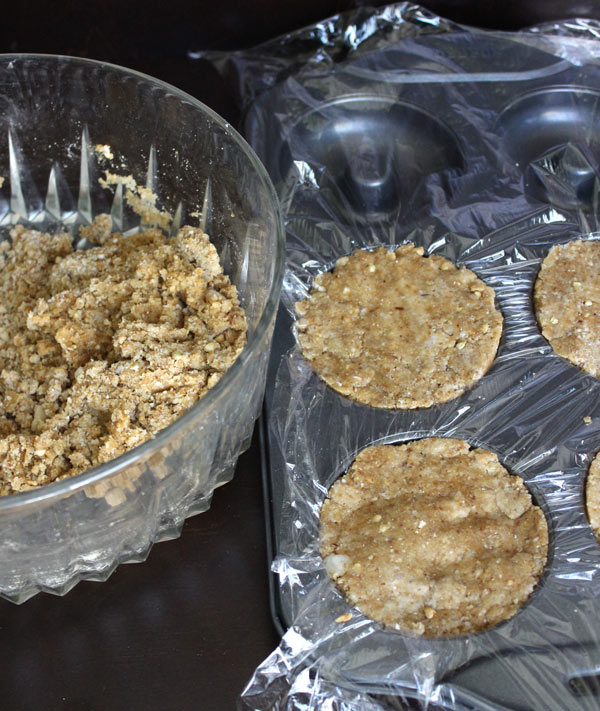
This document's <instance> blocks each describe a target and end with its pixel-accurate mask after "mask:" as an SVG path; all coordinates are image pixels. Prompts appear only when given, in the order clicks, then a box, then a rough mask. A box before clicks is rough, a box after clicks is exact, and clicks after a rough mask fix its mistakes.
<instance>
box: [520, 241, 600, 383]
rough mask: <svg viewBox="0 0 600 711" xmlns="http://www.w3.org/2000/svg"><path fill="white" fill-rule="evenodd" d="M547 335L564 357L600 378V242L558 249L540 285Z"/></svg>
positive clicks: (539, 310) (538, 306)
mask: <svg viewBox="0 0 600 711" xmlns="http://www.w3.org/2000/svg"><path fill="white" fill-rule="evenodd" d="M534 303H535V312H536V316H537V320H538V323H539V324H540V327H541V329H542V334H543V335H544V337H545V338H546V339H547V340H548V341H549V343H550V345H551V346H552V348H553V349H554V351H555V352H556V353H558V355H560V356H562V357H563V358H566V359H567V360H568V361H570V362H571V363H573V364H574V365H577V366H579V367H580V368H581V369H582V370H585V372H586V373H590V375H594V376H595V377H599V376H600V242H599V241H596V240H592V241H581V240H579V241H574V242H568V243H567V244H561V245H556V246H555V247H552V249H551V250H550V252H549V253H548V255H547V256H546V258H545V259H544V261H543V262H542V266H541V268H540V272H539V274H538V277H537V280H536V282H535V288H534Z"/></svg>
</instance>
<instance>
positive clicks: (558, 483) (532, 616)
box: [230, 5, 600, 711]
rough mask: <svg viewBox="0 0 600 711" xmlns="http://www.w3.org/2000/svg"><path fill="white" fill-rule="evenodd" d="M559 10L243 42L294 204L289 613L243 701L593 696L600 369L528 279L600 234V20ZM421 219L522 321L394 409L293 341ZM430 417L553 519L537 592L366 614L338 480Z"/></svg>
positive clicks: (286, 547)
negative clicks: (343, 588) (501, 19)
mask: <svg viewBox="0 0 600 711" xmlns="http://www.w3.org/2000/svg"><path fill="white" fill-rule="evenodd" d="M542 30H543V31H542ZM542 30H540V29H539V28H538V29H537V30H536V31H533V32H523V33H517V34H507V33H486V32H481V31H471V30H469V29H467V28H463V27H457V26H456V25H452V24H451V23H447V22H445V21H443V20H440V19H439V18H435V17H433V16H432V15H431V14H430V13H428V12H426V11H424V10H422V9H420V8H418V7H416V6H413V5H395V6H391V7H388V8H384V9H381V10H377V11H375V10H369V11H367V10H362V11H360V12H357V13H355V14H352V15H349V16H346V17H341V18H334V20H332V21H329V22H324V23H322V24H321V25H319V26H318V27H314V28H310V29H308V30H305V31H303V32H302V33H299V34H298V35H294V36H291V37H290V38H287V39H285V38H284V39H283V40H282V41H281V42H279V43H275V44H274V45H271V50H269V46H267V47H263V48H262V49H260V50H254V54H253V53H249V54H247V55H241V54H240V55H237V56H235V57H234V58H233V59H232V60H231V63H232V64H231V65H230V68H231V66H237V69H238V71H239V74H238V76H239V77H241V80H240V81H241V83H240V86H241V87H242V94H243V95H245V96H250V97H251V98H253V99H255V101H254V103H253V104H252V105H251V107H250V108H249V110H248V112H247V115H246V123H245V132H246V135H247V136H248V137H249V139H250V140H251V142H252V144H253V145H254V147H255V148H256V150H257V152H258V154H259V156H260V157H261V158H262V160H263V161H264V163H265V164H266V166H267V169H268V170H269V172H270V174H271V176H272V178H273V179H274V181H275V183H276V186H277V189H278V191H279V196H280V198H281V201H282V204H283V209H284V214H285V219H286V227H287V269H286V274H285V280H284V287H283V298H282V307H281V308H280V313H279V317H278V322H277V325H276V335H275V339H274V352H273V356H272V361H271V372H270V377H269V384H268V386H267V399H266V408H267V415H266V417H267V424H268V437H267V446H266V468H265V482H266V485H267V487H268V497H267V498H268V499H269V511H268V516H269V522H270V525H271V529H272V530H271V533H272V545H273V550H274V561H273V583H274V584H273V603H274V612H275V615H276V619H277V621H278V622H279V624H280V625H281V627H282V628H284V629H288V631H287V633H286V634H285V636H284V637H283V640H282V642H281V644H280V646H279V647H278V649H277V650H276V651H275V652H274V653H273V654H272V655H271V656H270V657H269V658H268V659H267V660H265V662H263V664H262V665H261V666H260V667H259V668H258V669H257V671H256V673H255V674H254V676H253V678H252V680H251V681H250V682H249V684H248V686H247V688H246V690H245V691H244V693H243V694H242V698H241V701H240V703H241V706H242V708H244V709H260V710H261V711H262V710H264V709H268V708H273V709H286V710H290V711H291V710H292V709H294V710H296V709H297V710H300V709H302V710H305V709H322V708H326V709H336V711H337V710H342V709H343V710H344V711H345V710H350V709H399V708H425V707H429V708H445V709H451V710H453V711H454V710H455V709H456V710H458V709H460V710H463V709H486V710H492V709H493V710H494V711H498V710H499V709H518V710H519V711H532V710H534V709H535V710H537V709H544V710H556V711H559V710H560V711H563V710H564V709H576V710H580V709H581V710H583V709H596V708H598V705H599V703H600V696H599V695H598V694H599V691H600V682H599V680H600V676H599V674H600V644H599V642H600V622H599V621H598V620H599V613H600V575H599V573H598V571H599V569H600V546H599V544H598V542H597V541H596V538H595V537H594V535H593V532H592V530H591V528H590V526H589V524H588V521H587V517H586V513H585V478H586V474H587V469H588V467H589V463H590V461H591V459H592V458H593V456H594V455H595V453H596V452H597V451H598V450H599V449H600V381H599V380H597V379H595V378H593V377H591V376H589V375H586V374H585V373H584V372H583V371H581V370H579V369H578V368H576V367H575V366H573V365H571V364H569V363H568V362H567V361H565V360H564V359H562V358H560V357H559V356H557V355H556V354H555V353H554V352H553V350H552V348H551V347H550V345H549V343H548V342H547V341H546V340H545V339H544V338H543V336H542V335H541V332H540V329H539V327H538V325H537V322H536V319H535V314H534V311H533V303H532V289H533V284H534V282H535V279H536V276H537V273H538V270H539V265H540V262H541V260H542V259H543V258H544V257H545V255H546V254H547V253H548V251H549V249H550V248H551V247H552V246H553V245H555V244H558V243H565V242H568V241H570V240H572V239H597V238H599V237H600V234H599V233H598V232H597V229H598V227H599V226H598V224H597V214H598V185H599V183H598V172H597V169H598V159H599V157H600V130H599V129H598V126H599V125H600V122H599V120H598V119H599V118H600V66H599V64H598V61H597V59H596V58H597V57H598V56H599V55H598V52H599V50H600V43H598V41H597V39H596V37H597V35H598V26H597V25H595V24H594V23H589V22H588V23H585V22H581V21H573V22H569V23H564V24H563V25H552V26H549V27H546V28H542ZM307 38H310V43H311V44H310V51H309V50H308V49H307V44H306V42H308V39H307ZM357 38H359V39H360V41H358V39H357ZM301 40H302V41H301ZM299 42H300V44H298V43H299ZM286 43H287V44H286ZM299 47H302V48H303V51H304V54H302V53H300V54H298V52H299V51H300V50H299ZM286 48H287V49H289V52H288V53H287V54H286ZM342 50H343V51H342ZM269 51H272V56H273V57H274V59H273V62H274V64H277V67H278V69H277V71H276V72H273V73H272V74H270V75H269V76H270V77H271V79H270V80H269V82H265V80H263V79H261V80H259V81H257V82H256V83H255V84H254V85H252V86H251V84H252V82H251V78H252V71H251V70H250V69H249V67H250V66H251V64H252V60H253V58H256V57H257V56H259V55H265V54H267V53H268V52H269ZM294 52H296V53H294ZM299 56H301V61H300V60H298V57H299ZM286 67H287V70H288V71H287V72H286V71H285V68H286ZM242 80H243V81H242ZM267 84H268V85H267ZM408 241H410V242H413V243H415V244H417V245H421V246H423V247H424V249H425V253H426V254H439V255H441V256H444V257H446V258H448V259H450V260H452V261H453V262H455V263H457V264H459V265H464V266H467V267H468V268H469V269H471V270H473V271H474V272H475V273H476V274H477V275H478V276H479V277H481V279H483V280H484V282H485V283H486V284H488V285H489V286H490V287H492V288H493V289H494V291H495V294H496V300H497V305H498V307H499V308H500V310H501V311H502V314H503V317H504V327H503V335H502V339H501V342H500V346H499V350H498V353H497V356H496V359H495V361H494V363H493V365H492V367H491V369H490V371H489V372H488V373H487V374H486V375H485V376H484V377H483V378H482V379H481V380H479V381H478V382H477V383H476V384H475V385H474V386H473V387H472V388H471V389H470V390H468V391H467V392H465V393H464V394H463V395H462V396H461V397H458V398H456V399H455V400H452V401H450V402H447V403H445V404H442V405H437V406H433V407H430V408H424V409H416V410H380V409H375V408H371V407H367V406H364V405H360V404H357V403H355V402H352V401H351V400H349V399H347V398H345V397H343V396H341V395H339V394H337V393H335V392H334V391H333V390H332V389H330V388H329V387H328V386H327V385H326V384H325V383H324V382H323V381H322V380H321V379H320V378H319V377H318V375H316V374H315V372H314V371H313V369H312V368H311V366H310V365H309V363H308V362H307V361H306V360H305V359H304V358H303V356H302V354H301V353H300V351H299V349H298V346H297V344H296V339H295V326H294V321H295V316H294V308H293V305H294V303H295V302H296V301H298V300H300V299H302V298H305V297H306V295H307V293H308V291H309V289H310V287H311V284H312V282H313V279H314V277H315V275H317V274H319V273H321V272H323V271H326V270H328V269H330V268H331V267H332V266H333V265H334V263H335V261H336V260H337V259H338V258H339V257H341V256H345V255H348V254H350V253H351V252H353V251H354V250H355V249H357V248H373V247H376V246H380V245H384V246H387V247H390V248H391V247H394V246H397V245H400V244H403V243H405V242H408ZM429 436H439V437H456V438H460V439H465V440H467V441H468V442H469V443H470V444H472V445H473V446H478V447H484V448H486V449H489V450H491V451H493V452H495V453H496V454H497V455H498V457H499V459H500V461H501V462H502V463H503V465H504V466H505V467H506V468H507V469H508V470H509V471H510V472H511V473H513V474H518V475H519V476H521V477H522V478H523V479H524V480H525V483H526V486H527V488H528V490H529V491H530V493H531V495H532V497H533V499H534V500H535V502H536V503H537V504H538V505H539V506H540V507H541V508H542V510H543V511H544V513H545V515H546V518H547V521H548V526H549V537H550V540H549V555H548V561H547V565H546V568H545V572H544V574H543V577H542V578H541V580H540V582H539V584H538V586H537V587H536V589H535V591H534V593H533V595H532V596H531V598H530V599H529V601H528V602H527V603H526V604H525V605H524V606H523V607H522V608H521V609H520V610H519V611H518V612H517V614H516V615H515V616H514V617H512V618H511V619H509V620H506V621H505V622H503V623H501V624H499V625H497V626H496V627H494V628H491V629H488V630H485V631H483V632H479V633H477V634H472V635H465V636H462V637H456V638H447V639H424V638H419V637H416V636H410V635H407V634H403V633H400V632H397V631H393V630H391V629H388V628H384V627H383V626H382V625H380V624H377V623H374V622H373V621H371V620H369V619H368V618H367V617H365V616H364V615H363V614H361V613H360V612H359V611H358V610H357V609H356V608H352V607H351V606H350V604H349V603H348V602H347V601H346V600H345V599H344V597H343V596H342V595H341V594H340V593H339V592H338V590H337V589H336V587H335V586H334V585H333V583H332V582H331V580H330V578H329V576H328V574H327V572H326V571H325V568H324V565H323V561H322V559H321V556H320V555H319V547H318V525H319V514H320V508H321V505H322V502H323V500H324V498H325V496H326V494H327V490H328V488H329V486H330V485H331V484H332V483H333V482H334V481H335V480H336V478H337V477H338V476H339V475H340V474H342V473H344V472H345V471H346V470H347V468H348V466H349V465H350V464H351V462H352V461H353V459H354V458H355V457H356V455H357V454H358V453H359V452H360V451H361V450H363V449H364V448H365V447H367V446H369V445H373V444H383V443H400V442H406V441H409V440H413V439H416V438H420V437H429Z"/></svg>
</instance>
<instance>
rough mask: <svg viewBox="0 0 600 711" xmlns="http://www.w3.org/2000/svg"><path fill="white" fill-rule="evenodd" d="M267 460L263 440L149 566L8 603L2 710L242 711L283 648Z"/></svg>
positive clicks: (1, 652)
mask: <svg viewBox="0 0 600 711" xmlns="http://www.w3.org/2000/svg"><path fill="white" fill-rule="evenodd" d="M255 439H256V438H255ZM258 457H259V455H258V449H257V442H256V441H255V442H254V443H253V446H252V448H251V449H250V450H249V451H248V452H246V454H244V455H243V456H242V457H241V459H240V461H239V463H238V467H237V471H236V476H235V480H234V482H232V483H230V484H228V485H226V486H223V487H221V488H220V489H218V490H217V491H216V492H215V495H214V499H213V504H212V507H211V509H210V510H209V511H208V512H206V513H203V514H200V515H198V516H195V517H193V518H191V519H188V521H187V522H186V524H185V526H184V530H183V534H182V536H181V538H179V539H177V540H174V541H167V542H164V543H160V544H157V545H156V546H154V548H153V549H152V550H151V552H150V556H149V557H148V559H147V560H146V561H145V562H144V563H141V564H134V565H122V566H120V567H119V568H117V570H116V571H115V573H113V575H112V576H111V577H110V578H109V580H108V581H107V582H105V583H92V582H83V583H80V584H79V585H77V586H76V587H75V588H74V589H73V590H71V592H70V593H68V594H67V595H66V596H65V597H62V598H58V597H53V596H50V595H46V594H42V595H38V596H36V597H35V598H32V599H31V600H29V601H27V602H26V603H24V604H23V605H21V606H15V605H13V604H12V603H9V602H6V601H0V709H2V710H3V711H17V710H18V711H21V710H29V709H36V710H37V711H53V710H54V709H62V710H65V711H70V710H73V711H79V710H81V711H104V710H105V709H111V710H113V711H120V710H121V709H123V710H124V711H125V710H126V711H135V710H137V709H140V710H144V711H170V710H171V709H173V710H177V711H187V710H188V709H190V710H191V709H194V711H227V710H228V709H233V708H235V699H236V697H237V695H238V694H239V693H240V691H241V690H242V688H243V687H244V685H245V684H246V682H247V681H248V679H249V678H250V676H251V674H252V672H253V670H254V668H255V667H256V666H257V664H258V663H259V662H260V661H261V660H262V659H263V658H264V657H266V656H267V655H268V654H269V653H270V652H271V651H272V650H273V649H274V648H275V646H276V645H277V642H278V637H277V634H276V633H275V630H274V628H273V625H272V623H271V618H270V614H269V606H268V597H267V560H266V553H265V543H264V540H265V533H264V523H263V505H262V493H261V486H260V476H259V468H258V464H257V463H258Z"/></svg>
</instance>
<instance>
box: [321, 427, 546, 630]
mask: <svg viewBox="0 0 600 711" xmlns="http://www.w3.org/2000/svg"><path fill="white" fill-rule="evenodd" d="M320 546H321V554H322V556H323V559H324V561H325V566H326V568H327V570H328V571H329V574H330V576H331V577H332V579H333V580H334V582H335V583H336V585H337V586H338V587H339V589H340V590H341V591H342V592H343V593H344V595H345V596H346V598H347V599H348V600H349V602H350V603H351V604H352V605H354V606H356V607H358V608H359V609H360V610H361V611H362V612H363V613H364V614H365V615H367V616H368V617H370V618H371V619H373V620H375V621H377V622H382V623H383V624H385V625H389V626H392V627H394V628H395V629H398V630H401V631H404V632H409V633H413V634H417V635H424V636H427V637H440V636H442V637H444V636H453V635H458V634H465V633H472V632H476V631H477V630H482V629H485V628H487V627H491V626H493V625H495V624H497V623H498V622H500V621H502V620H505V619H508V618H509V617H512V616H513V615H514V614H515V612H517V610H518V609H519V607H520V606H521V605H522V604H523V603H524V602H525V601H526V600H527V598H528V597H529V596H530V595H531V592H532V591H533V589H534V587H535V585H536V583H537V581H538V579H539V577H540V575H541V573H542V571H543V569H544V565H545V563H546V557H547V548H548V529H547V523H546V518H545V516H544V514H543V512H542V510H541V509H540V508H539V507H537V506H535V505H534V504H533V503H532V500H531V496H530V495H529V493H528V491H527V489H526V488H525V485H524V483H523V480H522V479H521V478H520V477H518V476H513V475H510V474H509V473H508V472H507V471H506V469H504V467H503V466H502V465H501V464H500V462H499V461H498V458H497V456H496V455H495V454H493V453H492V452H489V451H487V450H484V449H471V448H470V447H469V444H468V443H467V442H464V441H462V440H456V439H445V438H429V439H422V440H417V441H414V442H410V443H408V444H403V445H399V446H396V445H383V446H373V447H368V448H367V449H365V450H363V451H362V452H361V453H360V454H359V455H358V457H357V458H356V459H355V461H354V463H353V464H352V466H351V467H350V469H349V470H348V472H347V474H346V475H344V476H343V477H341V478H340V479H339V480H338V481H337V482H335V483H334V484H333V486H332V487H331V489H330V491H329V498H328V499H327V500H326V501H325V502H324V504H323V508H322V511H321V529H320Z"/></svg>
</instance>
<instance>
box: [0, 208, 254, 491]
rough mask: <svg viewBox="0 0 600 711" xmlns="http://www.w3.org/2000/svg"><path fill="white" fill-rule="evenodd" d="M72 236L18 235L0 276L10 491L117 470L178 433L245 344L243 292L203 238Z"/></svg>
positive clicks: (4, 481)
mask: <svg viewBox="0 0 600 711" xmlns="http://www.w3.org/2000/svg"><path fill="white" fill-rule="evenodd" d="M82 232H83V234H84V236H86V237H87V238H88V239H90V240H96V241H99V242H102V245H101V246H99V247H94V248H92V249H87V250H76V251H73V248H72V244H71V237H70V236H69V235H68V234H58V235H48V234H41V233H39V232H35V231H29V230H26V229H25V228H23V227H21V226H19V227H16V228H15V229H13V230H12V232H11V236H12V246H11V245H10V244H9V243H8V242H5V243H3V245H2V248H3V255H4V260H3V264H2V265H1V266H0V289H1V290H2V294H3V297H4V298H3V300H2V304H0V341H1V343H2V349H1V351H0V494H12V493H15V492H18V491H25V490H28V489H32V488H35V487H37V486H40V485H42V484H46V483H49V482H52V481H54V480H57V479H62V478H64V477H67V476H71V475H73V474H77V473H79V472H82V471H84V470H86V469H89V468H90V467H92V466H94V465H96V464H100V463H102V462H106V461H108V460H110V459H113V458H114V457H116V456H118V455H119V454H122V453H123V452H125V451H127V450H128V449H131V448H132V447H135V446H136V445H138V444H140V443H141V442H144V441H145V440H147V439H149V438H150V437H151V436H152V435H153V434H155V433H156V432H158V431H159V430H161V429H163V428H164V427H166V426H167V425H169V424H171V422H173V421H174V420H175V419H176V418H177V417H178V416H179V415H180V414H182V413H183V412H185V410H187V409H188V408H189V407H191V406H192V405H193V404H194V403H195V402H196V401H197V400H198V399H199V398H200V397H202V395H204V393H205V392H207V390H208V389H209V388H211V387H212V386H213V385H214V384H215V383H216V382H217V381H218V380H219V379H220V378H221V376H222V374H223V373H224V372H225V371H226V370H227V368H228V367H229V366H230V365H231V364H232V363H233V361H234V360H235V358H236V357H237V355H238V353H239V352H240V351H241V350H242V348H243V346H244V344H245V342H246V320H245V316H244V312H243V311H242V309H241V307H240V305H239V301H238V298H237V292H236V289H235V286H233V285H232V284H231V283H230V281H229V278H228V277H227V276H226V275H224V274H223V270H222V267H221V265H220V263H219V258H218V254H217V252H216V249H215V248H214V246H213V245H212V244H211V243H210V241H209V239H208V237H207V235H205V234H204V233H203V232H202V230H199V229H194V228H192V227H184V228H182V229H181V230H180V231H179V233H178V235H177V236H176V237H174V238H173V239H170V240H167V239H166V238H165V237H164V236H163V234H162V232H160V231H159V230H156V229H152V230H147V231H145V232H142V233H140V234H136V235H132V236H129V237H123V236H122V235H119V234H113V235H111V234H110V218H108V220H107V219H105V218H100V219H98V220H96V221H95V224H94V225H92V226H90V227H88V228H85V229H84V230H82Z"/></svg>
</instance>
